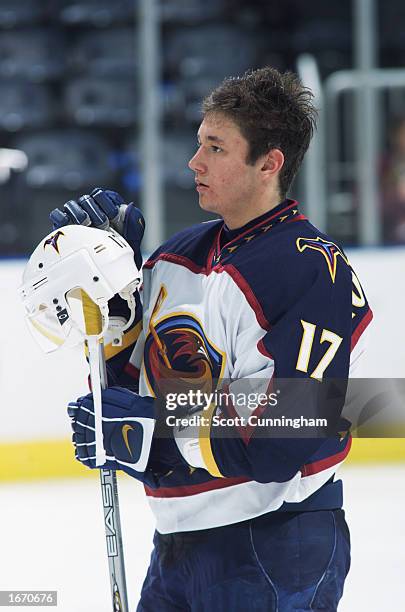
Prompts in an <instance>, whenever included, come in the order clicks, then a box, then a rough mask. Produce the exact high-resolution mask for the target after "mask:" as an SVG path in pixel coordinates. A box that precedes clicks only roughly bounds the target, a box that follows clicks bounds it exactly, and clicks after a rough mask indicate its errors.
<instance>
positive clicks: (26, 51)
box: [0, 29, 63, 81]
mask: <svg viewBox="0 0 405 612" xmlns="http://www.w3.org/2000/svg"><path fill="white" fill-rule="evenodd" d="M62 71H63V51H62V40H61V36H60V34H59V33H58V32H56V31H46V30H43V29H41V30H40V29H36V30H16V31H12V32H8V31H7V32H2V33H1V36H0V77H20V78H28V79H32V80H35V81H42V80H44V79H47V78H51V77H55V76H58V75H59V74H61V73H62Z"/></svg>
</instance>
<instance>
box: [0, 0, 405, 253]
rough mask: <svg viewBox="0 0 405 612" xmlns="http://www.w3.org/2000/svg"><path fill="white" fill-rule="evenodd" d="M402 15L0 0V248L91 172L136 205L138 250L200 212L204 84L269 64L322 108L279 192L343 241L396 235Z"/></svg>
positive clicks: (403, 221) (170, 0) (372, 241)
mask: <svg viewBox="0 0 405 612" xmlns="http://www.w3.org/2000/svg"><path fill="white" fill-rule="evenodd" d="M404 24H405V8H404V3H403V2H401V0H384V1H383V0H340V1H339V2H324V1H323V0H311V2H307V3H303V2H302V1H301V0H283V2H278V1H276V0H249V2H247V1H243V0H160V1H158V0H115V1H114V2H111V1H109V0H71V1H69V0H41V1H40V0H19V2H14V1H13V0H0V91H1V96H0V138H1V140H0V189H1V194H2V197H1V205H0V230H1V231H0V254H1V255H4V256H7V255H26V254H28V253H30V252H31V251H32V250H33V248H34V247H35V246H36V244H37V243H38V241H39V240H40V239H41V238H42V236H43V235H44V234H46V233H47V232H48V229H49V226H48V221H47V217H48V213H49V211H50V210H51V209H52V208H54V207H55V206H57V205H61V204H63V203H64V202H65V201H67V200H69V199H71V198H74V197H76V196H77V194H80V193H82V192H86V191H88V190H89V189H90V188H91V187H93V186H95V185H96V186H97V185H100V186H110V187H113V188H115V189H116V190H118V191H120V192H121V193H122V194H123V195H124V196H125V197H126V198H128V200H132V201H135V202H137V203H138V205H139V206H140V207H141V208H143V209H144V211H145V214H146V216H147V219H148V217H149V220H150V222H149V226H150V228H149V230H148V234H147V236H146V250H147V251H149V250H151V249H152V248H154V247H155V246H156V245H157V244H158V243H160V242H161V241H162V240H163V239H165V238H167V237H168V236H170V235H171V234H173V232H175V231H177V230H179V229H181V228H183V227H186V226H187V225H190V224H191V223H194V222H198V221H200V220H202V219H206V218H207V217H206V216H203V213H202V212H201V211H200V210H199V207H198V206H196V205H193V203H194V202H195V198H193V194H194V192H193V175H192V173H191V172H190V171H189V170H188V168H187V161H188V159H189V158H190V157H191V156H192V154H193V152H194V150H195V147H196V130H197V128H198V124H199V122H200V103H201V99H202V97H203V96H204V95H205V94H207V93H209V92H210V91H211V89H212V88H214V87H215V86H216V85H217V84H219V83H220V82H221V80H222V79H223V78H224V77H225V76H230V75H240V74H242V73H243V72H244V71H245V70H246V69H249V68H257V67H261V66H265V65H268V64H270V65H272V66H275V67H277V68H279V69H281V70H286V69H288V70H293V71H297V72H298V73H299V74H300V76H301V77H302V79H303V81H304V82H305V84H306V85H308V86H310V87H311V88H312V89H313V91H314V93H315V94H316V98H317V104H318V107H319V108H320V120H319V129H318V132H317V135H316V138H315V140H314V143H313V145H312V147H311V152H310V155H309V156H308V158H307V163H306V166H305V167H304V168H303V170H302V172H301V173H300V176H299V177H298V178H297V180H296V183H295V185H294V188H293V190H292V195H293V196H294V197H297V198H299V199H300V200H302V204H303V208H304V209H305V210H306V211H307V212H308V213H309V214H310V215H311V219H312V221H313V222H314V223H315V224H317V225H318V226H320V227H321V228H322V229H327V230H328V231H329V233H330V234H331V235H332V236H333V237H334V238H336V239H337V240H340V241H341V242H342V243H343V244H344V245H366V244H367V245H377V244H404V243H405V104H404V102H405V69H404V68H403V67H402V66H403V64H404V59H405V42H404V37H403V28H404ZM190 202H191V203H190Z"/></svg>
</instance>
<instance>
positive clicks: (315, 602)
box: [137, 510, 350, 612]
mask: <svg viewBox="0 0 405 612" xmlns="http://www.w3.org/2000/svg"><path fill="white" fill-rule="evenodd" d="M154 544H155V548H154V550H153V552H152V558H151V563H150V566H149V570H148V573H147V576H146V579H145V582H144V585H143V588H142V593H141V600H140V602H139V605H138V608H137V612H172V611H173V612H174V611H186V610H187V611H191V612H290V611H291V612H293V611H294V612H297V611H298V612H299V611H302V612H304V610H305V611H306V610H324V611H325V610H327V611H328V612H333V611H335V610H337V604H338V602H339V600H340V598H341V596H342V593H343V584H344V581H345V578H346V575H347V573H348V571H349V567H350V537H349V530H348V528H347V525H346V521H345V518H344V512H343V510H319V511H313V512H273V513H269V514H266V515H264V516H261V517H258V518H255V519H252V520H249V521H244V522H243V523H237V524H235V525H227V526H225V527H219V528H216V529H207V530H204V531H194V532H187V533H178V534H167V535H161V534H158V533H156V534H155V538H154Z"/></svg>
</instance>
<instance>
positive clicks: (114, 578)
mask: <svg viewBox="0 0 405 612" xmlns="http://www.w3.org/2000/svg"><path fill="white" fill-rule="evenodd" d="M98 350H99V355H98V363H99V367H100V380H101V388H102V389H105V388H106V387H107V374H106V364H105V357H104V347H103V344H102V343H99V345H98ZM89 358H90V355H89ZM100 485H101V498H102V503H103V512H104V527H105V538H106V544H107V557H108V568H109V574H110V584H111V594H112V604H113V608H112V609H113V611H114V612H128V611H129V608H128V595H127V586H126V578H125V562H124V547H123V543H122V530H121V519H120V509H119V499H118V486H117V474H116V472H115V470H104V469H100Z"/></svg>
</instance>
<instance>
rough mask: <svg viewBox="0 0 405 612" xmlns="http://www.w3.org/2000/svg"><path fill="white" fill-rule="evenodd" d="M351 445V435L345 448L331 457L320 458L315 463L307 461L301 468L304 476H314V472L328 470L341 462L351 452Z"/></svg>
mask: <svg viewBox="0 0 405 612" xmlns="http://www.w3.org/2000/svg"><path fill="white" fill-rule="evenodd" d="M351 446H352V437H351V436H349V437H348V440H347V444H346V446H345V448H344V449H343V450H342V451H340V453H336V455H331V456H330V457H325V459H320V460H319V461H314V462H313V463H306V464H305V465H304V466H303V467H302V468H301V473H302V476H303V477H304V476H312V474H317V473H318V472H322V471H323V470H327V469H328V468H330V467H332V466H333V465H336V464H337V463H340V462H341V461H343V459H344V458H345V457H347V455H348V454H349V451H350V448H351Z"/></svg>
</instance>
